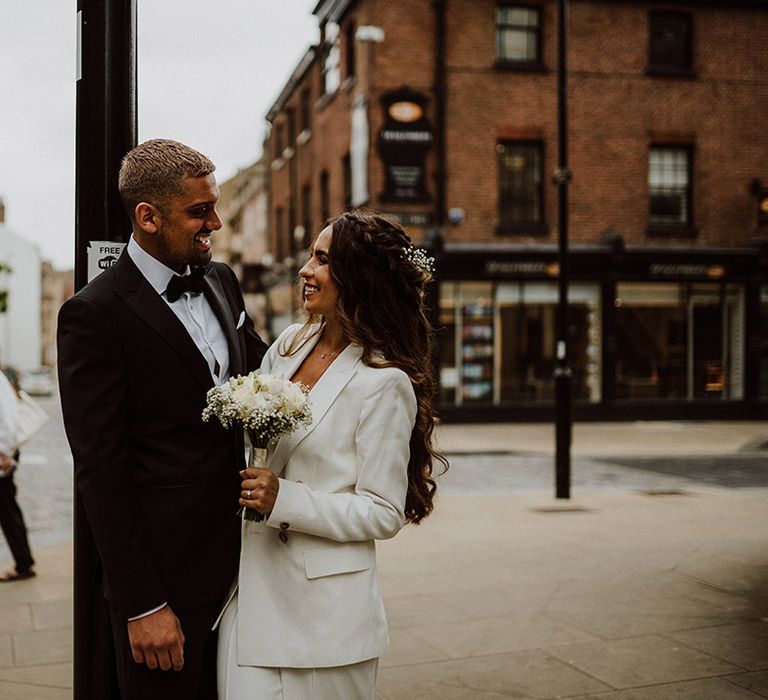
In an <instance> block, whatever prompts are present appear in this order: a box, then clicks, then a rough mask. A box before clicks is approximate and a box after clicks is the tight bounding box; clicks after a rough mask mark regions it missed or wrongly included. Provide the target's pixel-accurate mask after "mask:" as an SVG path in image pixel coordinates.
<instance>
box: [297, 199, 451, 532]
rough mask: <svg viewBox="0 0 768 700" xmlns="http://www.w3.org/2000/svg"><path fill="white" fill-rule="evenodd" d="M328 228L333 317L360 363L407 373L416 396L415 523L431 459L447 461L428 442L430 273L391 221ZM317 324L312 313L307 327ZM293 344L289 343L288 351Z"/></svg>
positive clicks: (411, 476)
mask: <svg viewBox="0 0 768 700" xmlns="http://www.w3.org/2000/svg"><path fill="white" fill-rule="evenodd" d="M328 225H329V226H331V229H332V231H333V235H332V236H331V244H330V248H329V251H328V253H329V254H328V264H329V268H330V273H331V276H332V277H333V280H334V282H335V283H336V285H337V288H338V293H339V298H338V302H337V314H338V317H339V320H340V322H341V327H342V330H343V331H344V334H345V336H346V337H347V338H348V339H349V341H350V342H352V343H355V344H356V345H359V346H360V347H361V348H362V351H363V353H362V360H363V362H364V363H365V364H367V365H369V366H371V367H397V368H398V369H400V370H402V371H403V372H405V373H406V374H407V375H408V377H409V378H410V380H411V384H412V385H413V390H414V393H415V394H416V401H417V412H416V423H415V425H414V428H413V431H412V432H411V439H410V459H409V461H408V493H407V496H406V499H405V517H406V521H407V522H411V523H414V524H418V523H419V522H421V521H422V520H423V519H424V518H426V517H427V516H428V515H429V514H430V513H431V512H432V509H433V507H434V504H433V500H434V495H435V490H436V488H437V487H436V484H435V480H434V479H433V478H432V473H433V465H434V463H435V462H440V463H441V464H442V465H443V471H444V470H445V469H447V468H448V461H447V460H446V458H445V457H444V456H443V455H442V454H440V453H439V452H438V451H437V450H436V449H435V448H434V446H433V444H432V432H433V430H434V426H435V415H434V410H433V401H434V395H435V378H434V372H433V368H432V367H433V366H432V334H433V329H432V325H431V323H430V322H429V319H428V318H427V314H426V310H425V306H424V290H425V287H426V285H427V284H428V283H429V282H430V281H431V279H432V276H431V274H430V273H429V271H428V270H426V269H425V268H424V267H422V266H420V265H418V264H416V263H414V262H413V261H412V260H411V259H409V256H407V255H406V251H407V250H408V248H409V247H410V245H411V239H410V238H409V237H408V234H407V233H406V232H405V230H404V229H403V228H402V226H400V225H399V224H398V223H396V222H394V221H391V220H390V219H387V218H385V217H383V216H381V215H378V214H374V213H369V212H363V211H349V212H345V213H344V214H342V215H341V216H338V217H336V218H335V219H332V220H331V221H330V222H329V224H328ZM317 321H318V319H317V318H315V317H310V318H309V319H308V320H307V323H306V327H305V330H306V329H308V328H309V326H311V325H312V324H313V323H316V322H317ZM318 332H319V331H318ZM295 339H296V340H298V339H301V341H300V343H299V344H303V342H306V340H307V339H308V337H307V334H306V333H297V334H296V336H295ZM296 349H297V348H296V347H294V346H292V347H290V348H289V349H288V351H287V352H288V354H291V353H292V352H295V351H296Z"/></svg>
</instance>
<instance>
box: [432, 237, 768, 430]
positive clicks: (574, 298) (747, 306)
mask: <svg viewBox="0 0 768 700" xmlns="http://www.w3.org/2000/svg"><path fill="white" fill-rule="evenodd" d="M755 252H756V251H752V250H743V251H739V250H728V251H720V250H717V249H712V250H690V249H689V250H680V249H674V250H670V249H659V250H650V249H644V248H637V249H634V250H633V249H631V248H628V249H624V248H623V247H622V248H621V250H620V251H616V250H610V249H608V248H607V247H602V246H583V247H573V248H572V249H571V254H570V264H569V267H570V277H571V279H570V282H569V293H568V341H569V342H568V354H569V365H570V368H571V371H572V396H573V407H574V417H575V418H577V419H596V420H598V419H599V420H606V419H616V418H625V419H628V418H632V419H640V418H644V419H654V418H657V419H670V418H678V419H684V418H706V417H712V418H716V417H720V418H724V417H745V418H746V417H764V416H768V283H766V279H765V265H764V261H762V259H761V257H760V256H759V255H756V254H755ZM556 261H557V255H556V251H555V250H554V248H550V247H543V246H542V247H540V248H536V249H533V248H530V247H526V248H522V247H520V248H508V247H504V248H502V247H496V248H489V247H481V246H467V245H453V246H451V245H447V246H446V247H445V249H444V251H443V254H442V256H441V257H440V259H439V267H438V271H439V273H440V278H439V281H438V284H439V297H440V302H439V307H440V308H439V317H440V324H439V325H440V332H439V335H438V355H439V380H440V402H441V413H442V414H443V416H444V417H445V419H446V420H525V419H528V420H548V419H550V418H551V416H552V407H553V402H554V379H553V371H554V368H555V345H556V343H555V331H556V316H557V303H558V299H557V275H558V266H557V262H556ZM761 282H762V283H761Z"/></svg>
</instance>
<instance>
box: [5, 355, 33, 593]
mask: <svg viewBox="0 0 768 700" xmlns="http://www.w3.org/2000/svg"><path fill="white" fill-rule="evenodd" d="M5 372H7V375H6V373H4V372H3V371H0V528H2V530H3V535H5V539H6V541H7V542H8V547H9V548H10V550H11V554H12V555H13V559H14V561H15V563H16V566H15V568H14V569H12V570H11V571H7V572H5V573H4V574H0V583H9V582H11V581H21V580H23V579H27V578H32V577H33V576H34V575H35V568H34V567H35V561H34V559H33V558H32V551H31V550H30V548H29V538H28V537H27V525H26V523H25V522H24V515H23V513H22V512H21V508H20V507H19V504H18V502H17V501H16V484H15V482H14V480H13V477H14V472H15V471H16V465H17V464H18V461H19V451H18V449H17V446H16V416H17V414H18V383H17V375H16V373H15V371H13V370H5ZM11 380H13V383H11Z"/></svg>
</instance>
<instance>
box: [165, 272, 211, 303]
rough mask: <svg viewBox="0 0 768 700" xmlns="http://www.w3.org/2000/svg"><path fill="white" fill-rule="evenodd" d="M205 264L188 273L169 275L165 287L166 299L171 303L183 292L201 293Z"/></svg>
mask: <svg viewBox="0 0 768 700" xmlns="http://www.w3.org/2000/svg"><path fill="white" fill-rule="evenodd" d="M205 270H206V268H205V266H204V265H203V266H202V267H196V268H195V269H194V270H192V272H191V273H190V274H188V275H174V276H173V277H171V280H170V282H168V286H167V287H166V288H165V295H166V296H167V297H168V301H170V302H171V303H173V302H174V301H176V300H177V299H178V298H179V297H180V296H181V295H182V294H184V292H189V293H190V294H202V293H203V277H205Z"/></svg>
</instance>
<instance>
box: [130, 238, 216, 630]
mask: <svg viewBox="0 0 768 700" xmlns="http://www.w3.org/2000/svg"><path fill="white" fill-rule="evenodd" d="M128 255H129V257H130V258H131V260H132V261H133V264H134V265H136V267H138V268H139V272H141V274H142V275H144V278H145V279H146V280H147V282H149V283H150V284H151V285H152V288H153V289H154V290H155V291H156V292H157V293H158V294H159V295H160V297H161V298H162V299H163V301H164V302H165V303H166V304H168V306H169V307H170V309H171V311H173V313H175V314H176V316H177V318H178V319H179V321H181V323H182V324H183V325H184V328H186V330H187V333H189V336H190V338H192V340H194V341H195V345H197V347H198V349H199V350H200V353H201V354H202V356H203V357H204V358H205V361H206V362H207V363H208V369H209V370H210V372H211V378H212V379H213V381H214V383H215V384H217V385H218V384H222V383H223V382H225V381H226V380H227V379H228V378H229V347H228V346H227V339H226V337H225V336H224V332H223V331H222V330H221V325H219V320H218V319H217V318H216V314H214V313H213V309H212V308H211V305H210V304H209V303H208V300H207V299H206V298H205V295H204V294H190V293H189V292H184V293H183V294H182V295H181V296H180V297H179V298H178V299H177V300H176V301H174V302H170V301H169V300H168V297H167V296H166V294H165V288H166V287H167V286H168V282H169V281H170V280H171V277H173V276H174V275H175V274H176V273H175V272H174V271H173V270H171V268H170V267H167V266H166V265H163V263H161V262H160V261H159V260H157V259H156V258H153V257H152V256H151V255H150V254H149V253H147V251H145V250H144V249H143V248H142V247H141V246H140V245H139V244H138V242H137V241H136V239H135V238H134V237H133V236H131V239H130V240H129V241H128ZM182 274H185V275H186V274H189V265H187V267H186V269H185V270H184V272H183V273H182ZM167 604H168V603H163V604H162V605H158V606H157V607H156V608H153V609H152V610H147V611H146V612H145V613H142V614H141V615H136V616H135V617H130V618H128V620H129V621H133V620H138V619H140V618H142V617H147V616H148V615H151V614H152V613H155V612H157V611H158V610H162V609H163V608H164V607H165V606H166V605H167Z"/></svg>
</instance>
